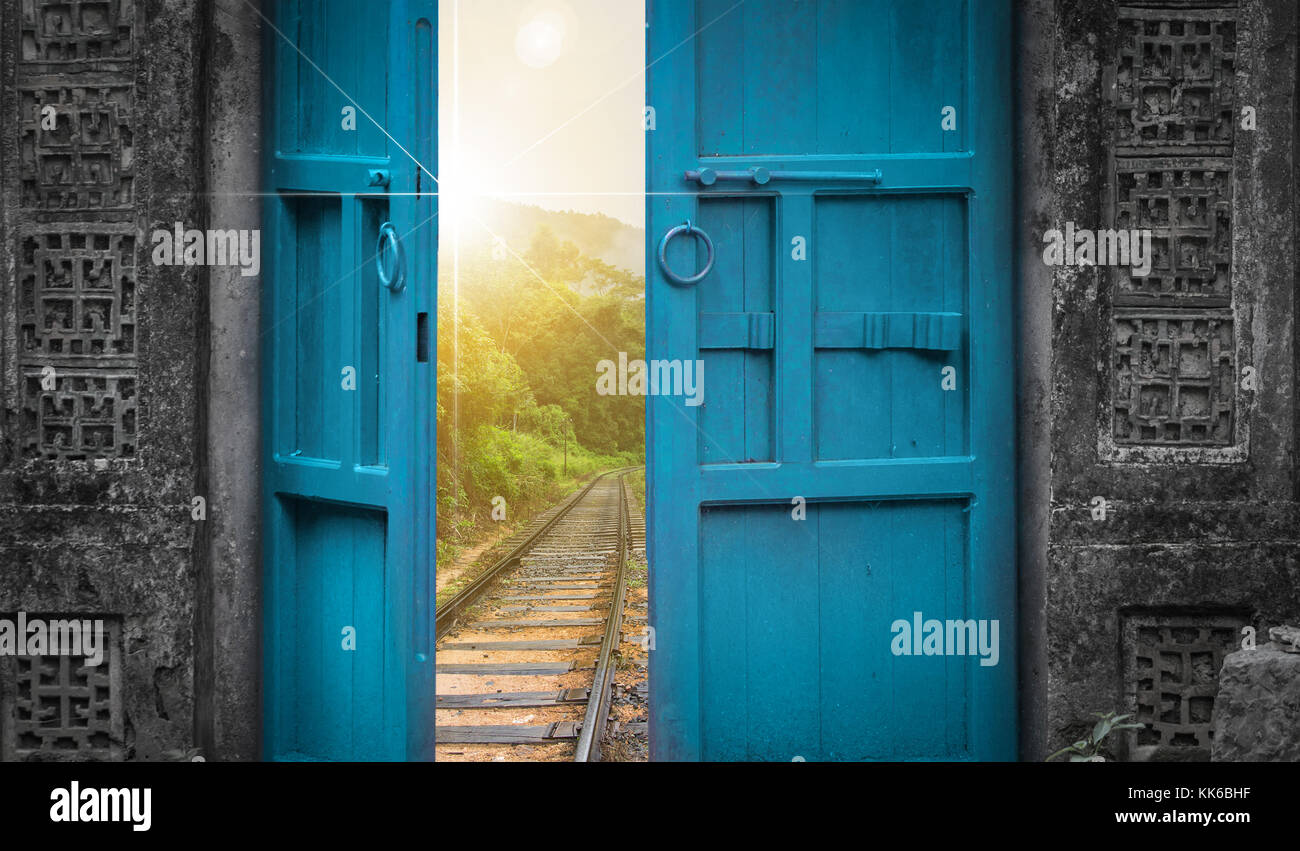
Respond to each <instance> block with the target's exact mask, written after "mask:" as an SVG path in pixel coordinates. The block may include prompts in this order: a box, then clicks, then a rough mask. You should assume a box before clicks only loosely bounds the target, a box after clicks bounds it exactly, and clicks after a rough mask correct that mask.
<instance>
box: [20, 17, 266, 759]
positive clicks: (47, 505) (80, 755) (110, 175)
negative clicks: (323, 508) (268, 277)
mask: <svg viewBox="0 0 1300 851" xmlns="http://www.w3.org/2000/svg"><path fill="white" fill-rule="evenodd" d="M235 5H239V6H241V8H240V9H238V10H236V9H234V8H233V7H234V6H235ZM218 6H220V7H221V8H218ZM259 38H260V27H259V26H258V23H257V20H256V18H255V17H254V16H253V15H252V13H251V12H250V10H249V9H248V7H247V6H246V5H243V4H234V3H229V2H222V3H220V4H216V5H214V4H212V3H200V2H197V0H169V2H166V3H148V4H145V3H143V2H139V0H110V2H101V3H79V2H77V0H71V2H49V0H3V2H0V115H2V116H3V118H0V136H3V138H2V139H0V184H2V185H3V198H4V204H3V209H2V210H0V268H2V269H3V270H4V277H3V286H0V389H2V390H3V409H2V410H0V426H2V428H3V439H2V440H0V613H3V614H7V615H12V614H15V613H17V612H19V611H22V612H26V613H28V614H32V615H38V614H58V615H61V616H77V617H81V618H87V619H104V620H105V621H106V622H107V624H108V628H109V632H110V636H111V641H112V648H111V652H110V654H109V656H108V659H107V661H106V664H104V665H101V666H100V667H99V668H97V669H83V668H81V665H80V662H81V660H80V659H75V658H69V657H58V656H52V655H51V656H45V657H41V658H37V659H14V658H12V657H3V658H0V758H3V759H10V760H13V759H17V760H25V759H150V760H152V759H184V758H188V757H190V756H193V755H194V754H196V753H203V754H204V755H205V756H208V757H210V758H211V757H218V758H221V757H225V758H255V757H256V756H257V729H258V726H259V720H258V715H257V705H258V700H257V689H256V683H257V678H258V673H259V667H260V666H259V664H258V651H257V623H258V617H257V615H258V609H257V594H256V589H257V578H256V570H257V543H256V529H257V508H256V495H257V463H256V461H257V458H258V455H259V444H258V437H257V410H258V407H257V404H256V399H257V395H256V394H257V377H258V372H257V322H258V318H257V303H258V298H257V292H258V281H257V279H256V278H243V277H240V276H239V274H238V271H237V270H233V269H230V268H220V269H209V268H207V267H203V266H167V265H155V264H154V263H153V262H152V259H151V258H152V241H151V234H152V232H153V231H154V229H156V228H163V229H169V230H170V229H171V228H172V227H173V225H174V223H175V222H183V223H185V227H187V228H189V227H196V228H204V227H208V226H209V225H212V226H218V227H222V228H225V227H234V228H241V227H257V226H258V220H257V218H258V207H257V204H256V200H257V199H256V197H255V196H251V197H249V196H239V197H236V196H230V195H227V194H226V193H230V192H240V191H247V190H249V189H255V188H256V184H257V174H258V168H259V154H258V146H257V139H258V135H259V134H258V128H259V120H260V119H259V114H260V109H259V105H258V101H257V92H258V88H259V85H258V73H259V72H258V66H257V60H258V53H259ZM209 191H211V192H213V193H216V194H212V195H206V194H205V193H207V192H209ZM209 323H211V326H210V327H209ZM196 498H202V500H203V502H201V503H196V501H195V500H196Z"/></svg>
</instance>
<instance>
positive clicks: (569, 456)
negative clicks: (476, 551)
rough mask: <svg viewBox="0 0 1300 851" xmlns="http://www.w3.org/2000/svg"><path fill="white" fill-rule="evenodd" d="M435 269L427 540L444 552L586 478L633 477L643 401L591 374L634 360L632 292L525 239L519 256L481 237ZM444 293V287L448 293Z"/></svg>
mask: <svg viewBox="0 0 1300 851" xmlns="http://www.w3.org/2000/svg"><path fill="white" fill-rule="evenodd" d="M446 254H447V252H444V262H443V265H442V269H441V270H440V275H439V277H440V280H441V282H442V284H441V286H440V293H439V296H440V297H439V310H438V465H437V475H438V482H437V484H438V537H439V540H440V541H441V542H443V543H458V542H461V541H463V540H466V539H468V537H470V536H472V535H473V533H474V530H475V529H476V528H478V527H480V526H482V524H483V523H485V522H487V521H488V520H489V519H490V517H491V512H492V507H493V506H492V499H493V497H496V496H500V497H503V498H504V499H505V502H506V506H507V512H508V519H510V520H512V521H514V520H519V519H523V518H524V516H525V514H526V513H528V512H531V511H533V510H536V509H538V508H540V507H541V506H542V505H543V504H544V503H546V502H548V501H550V500H552V499H554V498H556V497H557V496H558V495H559V494H560V492H561V491H563V490H565V489H567V488H568V487H571V486H572V484H573V483H574V482H575V481H577V480H579V479H581V478H585V477H586V476H588V475H590V474H591V473H592V472H595V471H596V470H600V469H608V468H611V467H616V466H623V465H626V464H639V463H641V458H642V456H643V454H644V445H645V436H644V411H645V408H644V400H643V399H641V398H639V397H630V396H601V395H598V394H597V393H596V375H597V371H596V364H597V363H598V362H599V361H601V360H604V359H610V360H617V358H618V353H619V352H626V353H627V357H628V358H629V359H636V358H642V357H644V351H645V314H644V279H643V277H642V276H641V275H637V274H635V273H633V272H630V271H627V270H624V269H619V268H615V267H613V266H611V265H609V264H607V263H605V262H603V261H601V260H599V259H597V258H594V257H590V256H586V255H584V254H583V253H582V251H580V250H579V248H578V247H577V246H576V245H575V244H574V243H573V242H570V241H567V240H564V241H562V240H561V239H559V238H558V237H557V236H556V235H555V234H554V233H553V232H552V230H551V229H550V228H549V227H547V226H546V225H544V224H543V225H541V226H539V227H538V228H537V229H536V231H535V232H534V234H533V237H532V240H531V243H530V244H529V245H528V247H527V249H526V250H522V251H521V250H519V249H518V248H516V247H515V246H513V245H510V244H508V243H506V242H505V241H504V240H500V239H497V240H494V239H492V238H491V237H490V236H487V235H486V234H485V238H484V239H483V240H482V241H480V242H468V243H467V242H465V241H462V243H461V250H460V253H459V258H458V259H459V263H458V270H459V273H458V274H454V273H453V269H452V268H451V266H450V263H449V260H450V258H447V257H445V255H446ZM457 282H458V286H457V285H456V284H457Z"/></svg>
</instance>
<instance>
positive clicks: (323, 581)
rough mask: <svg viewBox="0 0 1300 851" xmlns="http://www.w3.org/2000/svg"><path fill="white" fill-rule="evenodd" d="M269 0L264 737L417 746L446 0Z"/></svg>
mask: <svg viewBox="0 0 1300 851" xmlns="http://www.w3.org/2000/svg"><path fill="white" fill-rule="evenodd" d="M266 8H267V10H268V13H269V17H270V20H269V22H266V23H265V25H264V27H263V28H264V30H265V31H266V39H267V40H266V48H265V56H266V61H267V67H266V80H267V86H266V90H265V98H266V102H265V114H266V116H267V121H266V128H265V129H266V145H265V150H266V173H265V175H264V186H265V188H266V191H267V193H268V194H267V197H266V198H265V199H264V219H265V238H264V240H263V246H264V253H265V258H266V259H265V262H264V269H265V278H266V285H265V287H264V293H265V296H264V308H263V321H264V323H265V327H264V330H263V335H262V341H263V346H264V350H263V356H264V364H265V366H264V369H265V372H264V383H263V388H262V392H263V400H264V409H263V429H264V435H265V442H266V445H265V450H264V454H263V467H264V487H263V513H264V518H265V524H264V532H265V535H264V537H265V549H264V565H263V571H264V584H263V594H264V599H263V611H264V623H263V628H264V641H263V645H264V660H265V677H264V683H263V690H264V713H265V717H264V742H263V751H264V755H265V756H266V757H267V758H268V759H313V760H338V759H350V760H381V759H407V758H420V757H423V756H426V755H429V754H431V747H432V746H431V742H432V727H433V725H432V718H433V716H432V711H431V709H430V704H431V702H432V693H433V687H432V669H433V659H432V640H431V636H432V630H433V619H432V615H431V610H430V609H431V607H430V594H431V589H432V587H433V586H432V584H431V582H430V578H431V574H432V569H433V563H432V560H431V558H430V553H429V541H430V538H431V537H432V534H433V514H432V511H431V504H430V500H429V498H428V496H429V489H430V482H431V481H432V475H433V470H432V464H433V453H432V451H431V443H430V440H431V434H432V426H431V419H432V417H431V412H432V410H433V388H434V378H433V364H432V342H431V341H432V340H434V339H436V336H435V335H434V330H433V327H432V326H433V320H434V317H435V316H436V311H435V310H434V299H435V290H434V274H435V266H436V264H435V253H436V249H437V230H436V227H435V224H436V220H435V219H434V211H435V202H436V195H434V193H435V192H436V184H435V181H434V179H433V169H434V168H435V163H436V160H437V152H436V148H435V134H436V127H437V123H436V121H437V113H436V106H435V103H436V100H435V99H436V92H437V88H436V86H437V83H436V67H437V64H436V63H437V59H436V46H437V31H436V14H435V13H436V2H435V0H395V2H393V3H391V4H380V5H378V6H376V5H375V4H373V3H367V2H364V0H283V2H276V3H270V4H267V6H266ZM381 236H382V240H383V241H382V242H381ZM377 255H378V259H379V261H380V262H379V263H377V262H376V260H377Z"/></svg>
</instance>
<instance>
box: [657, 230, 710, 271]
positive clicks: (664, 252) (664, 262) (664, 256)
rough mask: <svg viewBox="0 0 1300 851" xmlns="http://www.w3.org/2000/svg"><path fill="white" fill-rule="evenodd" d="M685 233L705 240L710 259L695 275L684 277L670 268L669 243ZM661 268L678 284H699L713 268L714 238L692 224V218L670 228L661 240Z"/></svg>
mask: <svg viewBox="0 0 1300 851" xmlns="http://www.w3.org/2000/svg"><path fill="white" fill-rule="evenodd" d="M684 233H685V234H690V235H691V236H694V237H697V238H699V239H701V240H703V241H704V247H705V249H706V250H707V251H708V259H707V260H706V261H705V263H704V268H703V269H701V270H700V271H698V272H696V273H695V274H694V275H691V276H690V277H689V278H686V277H683V276H681V275H679V274H677V273H676V272H674V271H673V270H672V269H670V268H668V243H669V242H671V241H672V239H673V237H675V236H680V235H681V234H684ZM659 268H660V269H663V272H664V277H666V278H667V279H668V280H669V281H670V282H672V283H674V284H677V285H678V286H690V285H691V284H698V283H699V282H700V281H702V280H704V276H705V275H707V274H709V271H710V270H711V269H713V240H711V239H709V235H708V234H707V233H705V232H704V231H702V230H700V229H699V228H697V227H696V226H695V225H693V224H691V220H690V219H687V220H686V224H684V225H678V226H677V227H675V228H670V229H669V230H668V233H666V234H664V238H663V239H661V240H660V241H659Z"/></svg>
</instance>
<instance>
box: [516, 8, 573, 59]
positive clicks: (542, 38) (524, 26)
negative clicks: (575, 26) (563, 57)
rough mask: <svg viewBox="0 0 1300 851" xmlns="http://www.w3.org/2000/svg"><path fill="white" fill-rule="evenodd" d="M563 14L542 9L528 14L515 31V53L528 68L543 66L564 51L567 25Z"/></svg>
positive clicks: (557, 57) (554, 10)
mask: <svg viewBox="0 0 1300 851" xmlns="http://www.w3.org/2000/svg"><path fill="white" fill-rule="evenodd" d="M564 17H565V16H564V14H563V13H562V12H561V11H559V10H556V9H544V10H541V11H538V12H535V13H534V14H532V15H531V16H528V17H527V18H526V19H525V20H524V21H523V22H522V23H521V24H520V25H519V31H518V32H517V33H515V54H516V55H517V56H518V57H519V61H520V62H522V63H524V64H525V65H527V66H528V67H530V68H545V67H547V66H548V65H551V64H552V63H554V62H555V60H557V59H559V58H560V54H562V53H563V52H564V39H565V36H566V35H568V25H567V24H566V22H565V20H564Z"/></svg>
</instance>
